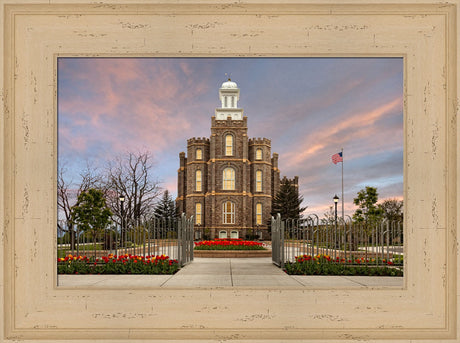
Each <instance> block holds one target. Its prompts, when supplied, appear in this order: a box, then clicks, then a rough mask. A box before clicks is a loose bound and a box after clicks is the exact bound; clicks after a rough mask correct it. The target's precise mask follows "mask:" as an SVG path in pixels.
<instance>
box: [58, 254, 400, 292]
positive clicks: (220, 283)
mask: <svg viewBox="0 0 460 343" xmlns="http://www.w3.org/2000/svg"><path fill="white" fill-rule="evenodd" d="M58 285H59V287H66V288H74V287H79V288H81V287H85V288H86V287H87V288H127V287H128V288H158V287H160V288H221V287H225V288H227V287H242V288H244V287H249V288H281V289H286V288H297V289H298V288H308V289H312V288H314V289H324V288H347V289H348V288H355V289H356V288H361V289H362V288H372V287H378V288H402V287H403V278H402V277H382V276H290V275H287V274H286V273H284V272H283V271H282V270H281V269H280V268H278V267H276V266H275V265H273V264H272V262H271V258H195V260H194V261H193V262H192V263H190V264H189V265H187V266H185V267H184V268H182V269H181V270H180V271H179V272H177V273H176V274H175V275H58Z"/></svg>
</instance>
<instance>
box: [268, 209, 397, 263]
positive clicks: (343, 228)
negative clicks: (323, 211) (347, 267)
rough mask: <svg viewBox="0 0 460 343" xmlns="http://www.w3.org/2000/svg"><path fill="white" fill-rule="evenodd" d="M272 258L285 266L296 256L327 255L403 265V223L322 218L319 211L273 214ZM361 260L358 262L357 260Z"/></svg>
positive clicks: (338, 258) (352, 259)
mask: <svg viewBox="0 0 460 343" xmlns="http://www.w3.org/2000/svg"><path fill="white" fill-rule="evenodd" d="M271 230H272V260H273V263H274V264H276V265H278V266H280V267H284V263H285V262H287V261H291V262H293V261H295V258H296V257H297V256H303V255H309V256H317V255H327V256H329V257H330V258H331V259H332V260H339V261H347V262H348V261H349V262H350V263H354V262H355V261H356V262H357V263H361V261H364V263H367V261H369V260H372V261H373V262H374V263H375V264H377V265H378V264H388V261H390V263H393V261H394V262H396V263H395V264H398V265H403V264H402V261H403V255H404V253H403V243H404V232H403V224H402V222H399V221H393V222H392V221H388V220H382V221H378V222H362V223H356V222H353V221H352V219H351V218H350V217H348V218H346V219H345V220H343V219H342V218H339V219H338V220H337V221H335V220H330V221H328V220H325V219H319V217H318V216H316V215H310V216H308V217H307V218H303V219H297V220H293V219H291V220H281V218H280V216H279V215H278V216H277V217H276V218H272V227H271ZM358 261H359V262H358Z"/></svg>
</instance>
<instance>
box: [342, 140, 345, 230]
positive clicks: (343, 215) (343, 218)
mask: <svg viewBox="0 0 460 343" xmlns="http://www.w3.org/2000/svg"><path fill="white" fill-rule="evenodd" d="M343 204H344V199H343V148H342V220H343V221H345V209H344V206H343Z"/></svg>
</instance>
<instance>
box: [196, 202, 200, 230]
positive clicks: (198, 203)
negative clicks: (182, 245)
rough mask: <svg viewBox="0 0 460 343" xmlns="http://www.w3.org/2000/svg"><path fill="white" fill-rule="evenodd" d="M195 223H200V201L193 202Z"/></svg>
mask: <svg viewBox="0 0 460 343" xmlns="http://www.w3.org/2000/svg"><path fill="white" fill-rule="evenodd" d="M195 224H197V225H201V203H200V202H197V203H196V204H195Z"/></svg>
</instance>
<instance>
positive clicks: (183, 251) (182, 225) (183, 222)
mask: <svg viewBox="0 0 460 343" xmlns="http://www.w3.org/2000/svg"><path fill="white" fill-rule="evenodd" d="M177 233H178V236H177V249H178V255H179V256H178V261H179V263H180V265H182V266H183V265H186V264H187V263H189V262H191V261H193V248H194V246H193V234H194V230H193V216H191V217H190V218H188V219H187V218H186V217H185V213H182V216H181V217H180V220H179V225H178V232H177Z"/></svg>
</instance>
